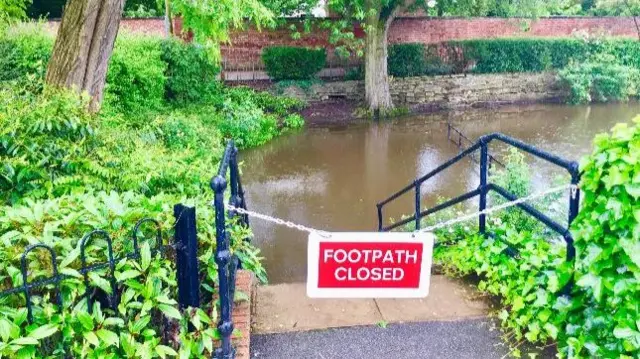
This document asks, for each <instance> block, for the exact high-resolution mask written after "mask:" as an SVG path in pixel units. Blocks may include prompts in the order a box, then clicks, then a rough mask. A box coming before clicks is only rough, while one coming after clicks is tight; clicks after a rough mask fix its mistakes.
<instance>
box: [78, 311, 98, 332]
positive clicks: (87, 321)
mask: <svg viewBox="0 0 640 359" xmlns="http://www.w3.org/2000/svg"><path fill="white" fill-rule="evenodd" d="M76 318H78V321H79V322H80V324H82V327H83V328H84V329H85V330H88V331H92V330H93V328H94V326H93V317H92V316H91V314H89V313H87V312H84V311H79V312H77V313H76Z"/></svg>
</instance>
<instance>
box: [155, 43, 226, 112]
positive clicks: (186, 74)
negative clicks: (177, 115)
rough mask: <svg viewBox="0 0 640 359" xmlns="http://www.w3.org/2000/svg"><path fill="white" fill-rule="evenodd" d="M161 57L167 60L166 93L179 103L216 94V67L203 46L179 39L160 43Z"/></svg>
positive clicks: (171, 99) (217, 89)
mask: <svg viewBox="0 0 640 359" xmlns="http://www.w3.org/2000/svg"><path fill="white" fill-rule="evenodd" d="M162 60H163V61H164V62H165V63H167V72H166V76H167V85H166V93H165V96H166V98H167V99H168V100H170V101H175V102H178V103H181V104H185V103H196V102H202V101H205V100H207V99H208V98H209V97H210V96H212V94H215V93H219V92H220V90H219V87H220V84H219V82H218V81H217V79H216V76H217V75H218V73H219V70H220V69H219V67H218V66H217V65H216V64H215V63H214V62H213V61H211V58H210V56H209V54H208V53H207V51H206V49H204V48H202V47H201V46H198V45H195V44H185V43H183V42H181V41H178V40H169V41H164V42H162Z"/></svg>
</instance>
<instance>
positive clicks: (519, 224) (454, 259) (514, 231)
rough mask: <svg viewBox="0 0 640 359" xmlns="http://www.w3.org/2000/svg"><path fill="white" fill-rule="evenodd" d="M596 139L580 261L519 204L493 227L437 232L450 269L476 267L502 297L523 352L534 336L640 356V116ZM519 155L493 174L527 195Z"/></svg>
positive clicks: (580, 348) (578, 348)
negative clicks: (484, 233) (526, 216)
mask: <svg viewBox="0 0 640 359" xmlns="http://www.w3.org/2000/svg"><path fill="white" fill-rule="evenodd" d="M594 147H595V148H594V151H593V153H592V154H591V155H590V156H588V157H586V158H584V159H583V161H582V163H581V171H582V180H581V183H580V187H581V190H582V193H583V194H584V199H583V201H582V204H581V210H580V214H579V216H578V217H577V218H576V220H575V221H574V223H573V225H572V233H573V234H574V237H575V248H576V259H575V261H574V262H573V263H572V262H567V261H566V260H565V255H566V249H565V244H564V243H563V242H561V241H557V240H555V238H553V237H552V236H551V233H549V232H547V231H545V230H544V229H542V228H541V227H539V226H534V225H531V224H530V223H528V222H527V221H526V220H525V219H524V216H518V215H516V214H517V212H518V211H519V210H518V209H510V210H507V211H504V212H502V213H500V214H499V215H498V216H497V217H493V218H491V219H490V225H489V228H491V230H492V231H493V236H488V237H485V236H481V235H479V234H477V228H475V227H473V226H471V227H470V226H464V227H463V226H457V227H454V228H450V229H448V230H446V231H444V230H441V231H439V232H438V233H436V235H437V236H438V238H439V243H440V245H439V246H438V247H437V248H436V250H435V253H434V256H435V260H436V262H437V263H440V264H441V265H442V266H443V268H444V269H445V272H446V273H448V274H450V275H456V276H465V275H469V274H475V275H477V276H478V277H479V278H480V280H479V282H478V289H479V290H480V291H482V292H485V293H487V294H490V295H493V296H496V297H498V298H500V301H501V304H502V308H503V309H501V310H500V311H499V312H498V313H497V317H498V319H499V320H500V322H501V323H502V327H503V329H504V330H505V335H504V337H505V339H506V340H507V341H508V342H509V343H510V344H511V349H512V354H513V355H515V356H518V357H519V356H521V355H522V348H523V344H524V343H526V342H531V343H535V344H539V345H542V346H548V345H553V344H555V345H556V346H557V348H558V352H559V356H560V357H565V358H589V357H597V358H625V359H631V358H637V357H639V356H640V201H639V199H640V117H638V118H636V119H635V120H634V125H632V126H629V125H627V124H619V125H617V126H616V127H614V128H613V129H612V131H611V133H610V134H601V135H598V136H597V137H596V138H595V140H594ZM518 158H519V157H518V156H517V155H513V154H512V155H511V156H510V160H509V161H508V163H507V171H506V172H502V173H500V172H498V173H497V177H494V178H493V179H492V181H494V182H497V183H500V185H501V186H503V187H506V188H508V189H510V190H512V191H516V192H517V191H520V193H518V194H519V195H526V194H528V192H529V189H528V188H527V186H525V185H524V184H525V183H528V181H526V179H527V178H528V172H527V171H524V166H526V165H525V164H524V162H523V161H521V160H519V159H518ZM523 179H524V180H523ZM493 200H495V199H493ZM552 202H553V200H552V201H551V202H545V203H542V204H538V207H543V208H547V209H548V208H552V206H551V203H552ZM447 215H451V213H449V214H447ZM507 243H508V244H509V245H507ZM510 247H511V248H510ZM570 283H573V287H572V288H573V289H572V290H571V291H570V292H567V291H566V289H565V288H567V285H568V284H570Z"/></svg>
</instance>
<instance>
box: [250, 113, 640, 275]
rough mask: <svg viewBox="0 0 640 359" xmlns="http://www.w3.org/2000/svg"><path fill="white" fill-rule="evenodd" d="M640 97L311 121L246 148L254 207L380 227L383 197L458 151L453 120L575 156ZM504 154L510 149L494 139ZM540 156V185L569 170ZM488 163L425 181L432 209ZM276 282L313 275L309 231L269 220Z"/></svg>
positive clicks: (346, 227)
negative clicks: (450, 128) (335, 122)
mask: <svg viewBox="0 0 640 359" xmlns="http://www.w3.org/2000/svg"><path fill="white" fill-rule="evenodd" d="M639 113H640V104H638V103H631V104H608V105H594V106H564V105H544V106H542V105H535V106H517V107H516V106H514V107H505V108H501V109H497V110H496V109H492V110H470V111H464V112H449V113H442V114H435V115H427V116H408V117H403V118H398V119H395V120H392V121H385V122H378V123H376V122H359V123H353V124H349V125H344V126H332V127H326V128H313V127H312V128H307V129H305V130H304V131H301V132H298V133H294V134H291V135H288V136H285V137H282V138H279V139H276V140H275V141H273V142H271V143H269V144H267V145H265V146H262V147H260V148H256V149H253V150H246V151H241V153H240V160H241V161H242V162H243V163H244V164H243V182H244V185H245V190H246V192H247V202H248V205H249V208H250V209H252V210H254V211H258V212H261V213H265V214H268V215H271V216H275V217H279V218H283V219H286V220H290V221H293V222H296V223H300V224H303V225H306V226H310V227H313V228H318V229H324V230H329V231H375V230H376V228H377V215H376V206H375V205H376V203H377V202H379V201H380V200H382V199H384V198H386V197H388V196H389V195H390V194H392V193H393V192H395V191H397V190H399V189H401V188H402V187H404V186H405V185H407V184H408V183H409V182H411V181H412V180H413V179H414V178H416V177H418V176H421V175H423V174H425V173H427V172H429V171H430V170H431V169H433V168H435V167H436V166H438V165H439V164H441V163H443V162H445V161H446V160H447V159H449V158H451V157H453V156H455V155H456V154H457V153H458V148H457V147H456V146H455V145H454V144H452V143H451V142H449V141H448V140H447V122H451V123H453V124H454V125H455V126H456V127H457V128H459V129H460V130H462V132H464V133H465V134H466V135H467V136H468V137H469V138H471V139H473V140H475V139H477V138H478V137H479V136H482V135H484V134H487V133H491V132H502V133H505V134H507V135H509V136H512V137H515V138H518V139H520V140H523V141H525V142H528V143H531V144H534V145H536V146H538V147H540V148H542V149H544V150H547V151H550V152H553V153H556V154H558V155H560V156H563V157H564V158H567V159H572V160H579V159H580V158H581V157H582V156H584V155H586V154H588V153H590V152H591V142H592V140H593V137H594V135H595V134H597V133H601V132H604V131H607V130H609V129H610V128H611V127H612V126H613V125H615V124H616V123H618V122H630V121H631V119H632V118H633V117H634V116H635V115H636V114H639ZM490 151H491V152H490V153H491V154H494V155H495V156H496V157H498V158H500V157H501V156H502V155H503V154H504V152H505V148H502V147H500V146H496V145H492V148H491V149H490ZM528 160H529V161H531V164H532V168H533V171H532V172H533V173H532V183H533V186H534V187H535V188H543V187H545V186H549V185H550V184H551V183H552V182H553V181H554V179H556V178H557V177H558V176H559V175H562V174H564V173H565V172H563V171H562V170H559V169H557V168H554V167H553V166H550V165H547V164H545V163H541V162H539V161H535V160H533V159H528ZM477 167H478V165H477V164H476V163H474V162H472V161H471V160H463V161H461V162H459V163H458V164H456V165H454V166H453V167H451V168H450V169H448V170H447V171H445V172H443V173H441V174H439V175H437V176H436V177H434V178H432V179H431V180H430V181H427V182H425V183H424V184H423V186H422V191H421V194H422V203H423V206H427V207H428V206H432V205H434V204H436V203H438V202H439V201H440V200H442V198H452V197H455V196H457V195H460V194H462V193H463V192H467V191H469V190H472V189H474V188H475V187H476V186H477V185H478V175H477V171H478V168H477ZM412 197H413V193H412V192H411V193H409V194H408V195H405V196H403V197H401V198H400V199H399V200H398V201H395V202H393V203H391V204H390V205H388V206H386V207H385V210H384V211H385V212H384V218H385V220H386V221H387V222H386V223H388V219H389V218H390V217H393V218H396V219H398V218H399V217H400V216H401V215H402V214H408V213H411V212H412V206H413V198H412ZM251 225H252V227H253V230H254V232H255V239H254V241H255V244H256V245H257V246H258V247H259V248H260V249H261V250H262V254H263V256H264V257H265V266H266V268H267V272H268V275H269V280H270V282H271V283H286V282H299V281H304V280H305V278H306V238H307V234H306V233H304V232H300V231H297V230H293V229H290V228H287V227H284V226H278V225H275V224H271V223H266V222H264V221H261V220H259V219H253V221H252V222H251Z"/></svg>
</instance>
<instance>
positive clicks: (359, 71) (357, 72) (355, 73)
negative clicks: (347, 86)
mask: <svg viewBox="0 0 640 359" xmlns="http://www.w3.org/2000/svg"><path fill="white" fill-rule="evenodd" d="M344 80H345V81H358V80H364V66H362V65H361V66H357V67H352V68H350V69H349V70H348V71H347V73H346V74H345V75H344Z"/></svg>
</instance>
